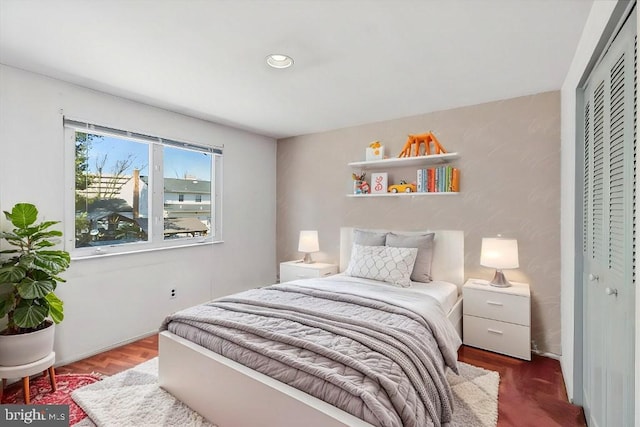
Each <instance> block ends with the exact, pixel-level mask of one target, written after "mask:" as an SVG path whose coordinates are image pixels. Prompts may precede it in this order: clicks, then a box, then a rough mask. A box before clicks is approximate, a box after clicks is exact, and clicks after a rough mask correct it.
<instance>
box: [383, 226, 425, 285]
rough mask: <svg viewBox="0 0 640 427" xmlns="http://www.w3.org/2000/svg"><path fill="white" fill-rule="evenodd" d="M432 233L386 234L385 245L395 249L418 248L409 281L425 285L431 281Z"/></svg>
mask: <svg viewBox="0 0 640 427" xmlns="http://www.w3.org/2000/svg"><path fill="white" fill-rule="evenodd" d="M433 237H434V233H426V234H414V235H408V234H395V233H388V234H387V240H386V245H387V246H393V247H396V248H418V256H417V257H416V262H415V264H414V265H413V271H412V272H411V280H413V281H414V282H423V283H427V282H430V281H431V261H433Z"/></svg>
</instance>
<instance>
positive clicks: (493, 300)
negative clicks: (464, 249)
mask: <svg viewBox="0 0 640 427" xmlns="http://www.w3.org/2000/svg"><path fill="white" fill-rule="evenodd" d="M511 284H512V285H513V286H510V287H508V288H497V287H495V286H491V285H489V282H488V281H486V280H480V279H469V280H467V282H466V283H465V284H464V286H463V287H462V295H463V296H464V299H463V300H462V312H463V315H464V316H463V321H462V328H463V334H462V336H463V341H464V343H465V344H466V345H470V346H472V347H478V348H482V349H485V350H489V351H494V352H496V353H502V354H506V355H508V356H513V357H518V358H520V359H525V360H531V292H530V290H529V285H528V284H526V283H517V282H511Z"/></svg>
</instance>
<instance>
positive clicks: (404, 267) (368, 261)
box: [344, 244, 418, 288]
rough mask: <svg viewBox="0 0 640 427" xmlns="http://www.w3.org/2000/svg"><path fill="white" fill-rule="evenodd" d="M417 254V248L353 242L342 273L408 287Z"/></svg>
mask: <svg viewBox="0 0 640 427" xmlns="http://www.w3.org/2000/svg"><path fill="white" fill-rule="evenodd" d="M417 254H418V249H417V248H394V247H391V246H362V245H358V244H354V245H353V249H352V250H351V259H350V260H349V266H348V267H347V269H346V271H345V272H344V274H346V275H347V276H354V277H362V278H365V279H373V280H380V281H382V282H387V283H391V284H393V285H396V286H401V287H403V288H408V287H409V286H411V271H412V270H413V264H414V263H415V261H416V255H417Z"/></svg>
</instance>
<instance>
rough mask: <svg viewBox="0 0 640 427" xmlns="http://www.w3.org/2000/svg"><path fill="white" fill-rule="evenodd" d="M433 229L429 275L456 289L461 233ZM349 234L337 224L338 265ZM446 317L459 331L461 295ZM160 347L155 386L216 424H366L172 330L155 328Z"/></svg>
mask: <svg viewBox="0 0 640 427" xmlns="http://www.w3.org/2000/svg"><path fill="white" fill-rule="evenodd" d="M402 233H404V234H409V232H402ZM411 233H417V232H411ZM422 233H424V231H423V232H422ZM434 233H435V242H436V243H435V250H434V257H433V263H432V276H433V278H434V279H436V280H445V281H448V282H451V283H454V284H456V285H457V286H458V289H459V290H460V289H461V287H462V284H463V282H464V234H463V232H462V231H450V230H444V231H434ZM352 235H353V228H342V229H341V230H340V249H341V250H340V271H344V269H345V268H346V265H347V264H348V261H349V254H350V252H351V247H352V240H351V238H352ZM458 294H459V295H461V292H460V291H459V292H458ZM448 317H449V319H450V321H451V322H452V323H453V325H454V326H455V327H456V330H458V334H460V331H461V325H462V302H461V298H458V301H457V302H456V305H455V306H454V307H453V309H452V310H451V312H450V313H449V316H448ZM159 350H160V351H159V353H160V356H159V372H158V376H159V384H160V387H162V388H163V389H165V390H167V391H168V392H169V393H171V394H173V395H174V396H175V397H176V398H178V399H179V400H181V401H182V402H184V403H186V404H187V405H188V406H189V407H191V408H192V409H193V410H195V411H197V412H198V413H200V414H201V415H202V416H204V417H205V418H206V419H208V420H209V421H211V422H212V423H214V424H216V425H217V426H218V427H244V426H246V427H254V426H277V427H288V426H291V427H293V426H299V425H301V424H304V426H305V427H338V426H355V427H358V426H370V424H369V423H366V422H364V421H363V420H361V419H359V418H356V417H354V416H353V415H351V414H349V413H347V412H345V411H343V410H341V409H339V408H336V407H335V406H332V405H330V404H328V403H326V402H324V401H322V400H320V399H318V398H315V397H313V396H311V395H308V394H306V393H304V392H302V391H300V390H298V389H295V388H293V387H290V386H288V385H286V384H284V383H281V382H280V381H277V380H274V379H273V378H270V377H268V376H266V375H264V374H261V373H260V372H257V371H254V370H252V369H250V368H247V367H246V366H244V365H241V364H239V363H237V362H234V361H233V360H230V359H227V358H226V357H223V356H221V355H219V354H217V353H214V352H212V351H210V350H208V349H206V348H204V347H201V346H199V345H197V344H194V343H193V342H191V341H188V340H185V339H184V338H181V337H179V336H177V335H175V334H173V333H171V332H168V331H164V332H162V333H160V339H159Z"/></svg>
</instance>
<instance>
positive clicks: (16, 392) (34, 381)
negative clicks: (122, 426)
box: [1, 374, 103, 425]
mask: <svg viewBox="0 0 640 427" xmlns="http://www.w3.org/2000/svg"><path fill="white" fill-rule="evenodd" d="M102 378H103V377H102V376H101V375H99V374H62V375H56V385H57V386H58V390H57V391H55V392H53V393H52V392H51V383H50V382H49V375H46V376H44V375H40V376H38V377H37V378H31V381H30V382H29V383H30V384H29V392H30V394H31V404H32V405H69V424H70V425H74V424H75V423H77V422H79V421H81V420H82V419H83V418H85V417H86V416H87V414H85V412H84V411H83V410H82V409H81V408H80V407H79V406H78V405H77V404H76V402H74V401H73V399H72V398H71V392H72V391H74V390H77V389H79V388H80V387H84V386H86V385H89V384H93V383H95V382H97V381H100V379H102ZM1 403H4V404H16V405H23V404H24V396H23V394H22V381H18V382H16V383H14V384H11V385H10V386H8V387H7V388H6V389H5V391H4V395H3V396H2V402H1Z"/></svg>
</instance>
